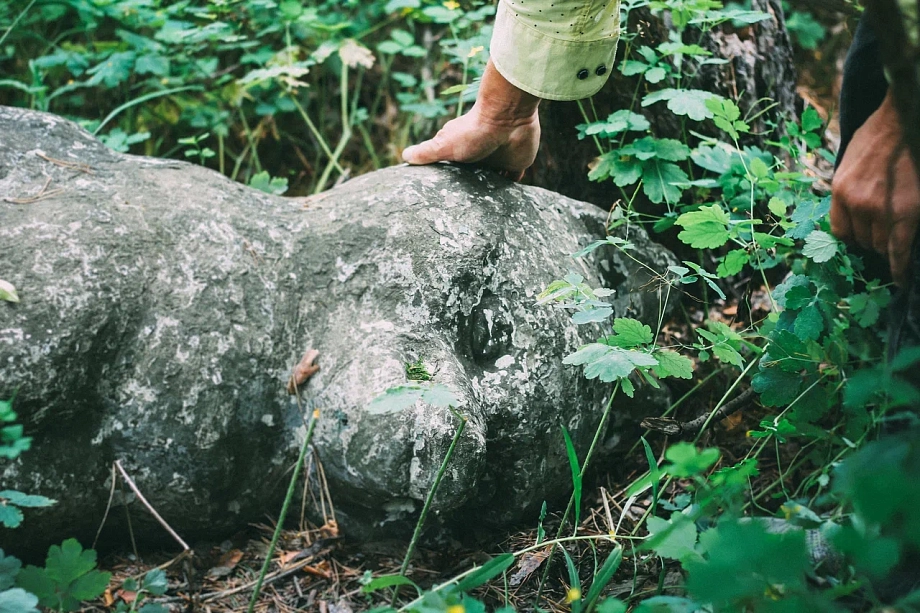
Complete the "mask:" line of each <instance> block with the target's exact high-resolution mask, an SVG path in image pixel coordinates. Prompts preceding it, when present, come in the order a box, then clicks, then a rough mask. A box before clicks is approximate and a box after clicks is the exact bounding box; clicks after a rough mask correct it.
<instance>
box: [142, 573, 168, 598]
mask: <svg viewBox="0 0 920 613" xmlns="http://www.w3.org/2000/svg"><path fill="white" fill-rule="evenodd" d="M168 588H169V581H167V579H166V572H165V571H163V570H162V569H159V568H154V569H153V570H151V571H150V572H148V573H147V574H146V575H144V584H143V589H145V590H146V591H148V592H150V593H151V594H152V595H154V596H162V595H163V594H165V593H166V590H167V589H168Z"/></svg>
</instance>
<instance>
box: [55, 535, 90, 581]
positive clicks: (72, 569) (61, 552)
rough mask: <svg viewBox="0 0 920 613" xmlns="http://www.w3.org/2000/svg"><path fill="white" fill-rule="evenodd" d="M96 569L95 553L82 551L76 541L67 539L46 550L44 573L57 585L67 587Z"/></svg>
mask: <svg viewBox="0 0 920 613" xmlns="http://www.w3.org/2000/svg"><path fill="white" fill-rule="evenodd" d="M94 568H96V552H95V551H93V550H92V549H87V550H86V551H84V550H83V547H82V546H81V545H80V543H79V542H78V541H77V539H67V540H66V541H64V542H63V543H62V544H61V545H60V546H57V545H52V546H51V547H50V548H49V549H48V559H47V560H46V561H45V572H46V573H47V574H48V577H49V578H50V579H51V580H52V581H54V582H55V583H57V584H58V585H69V584H70V583H71V582H73V581H76V580H77V579H79V578H80V577H81V576H83V575H85V574H86V573H89V572H90V571H92V570H93V569H94Z"/></svg>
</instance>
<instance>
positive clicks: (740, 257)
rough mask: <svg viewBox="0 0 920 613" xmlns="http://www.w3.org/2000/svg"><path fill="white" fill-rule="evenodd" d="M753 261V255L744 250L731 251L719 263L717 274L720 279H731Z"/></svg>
mask: <svg viewBox="0 0 920 613" xmlns="http://www.w3.org/2000/svg"><path fill="white" fill-rule="evenodd" d="M750 260H751V255H750V254H749V253H748V252H747V251H745V250H744V249H735V250H733V251H729V252H728V253H726V254H725V257H723V258H722V261H721V262H719V267H718V268H717V269H716V274H718V275H719V277H722V278H724V277H731V276H732V275H737V274H738V273H739V272H741V271H742V270H744V267H745V265H746V264H747V263H748V262H749V261H750Z"/></svg>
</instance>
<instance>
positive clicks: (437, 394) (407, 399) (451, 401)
mask: <svg viewBox="0 0 920 613" xmlns="http://www.w3.org/2000/svg"><path fill="white" fill-rule="evenodd" d="M419 400H422V401H423V402H427V403H428V404H430V405H433V406H436V407H448V406H453V407H457V406H460V405H461V404H462V402H461V400H460V399H459V398H457V396H456V395H455V394H454V392H453V391H451V389H450V388H448V387H446V386H444V385H441V384H439V383H434V384H431V385H421V384H413V385H397V386H396V387H391V388H390V389H388V390H387V391H385V392H384V393H383V394H381V395H379V396H377V397H376V398H374V399H373V400H371V402H370V404H368V406H367V411H368V413H370V414H372V415H380V414H383V413H398V412H399V411H404V410H405V409H407V408H409V407H411V406H413V405H414V404H415V403H416V402H417V401H419Z"/></svg>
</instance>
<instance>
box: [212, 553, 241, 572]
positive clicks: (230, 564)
mask: <svg viewBox="0 0 920 613" xmlns="http://www.w3.org/2000/svg"><path fill="white" fill-rule="evenodd" d="M242 559H243V552H242V551H240V550H239V549H231V550H230V551H228V552H227V553H225V554H224V555H222V556H220V560H218V562H217V563H218V565H219V566H226V567H227V568H235V567H236V565H237V564H239V563H240V560H242Z"/></svg>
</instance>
